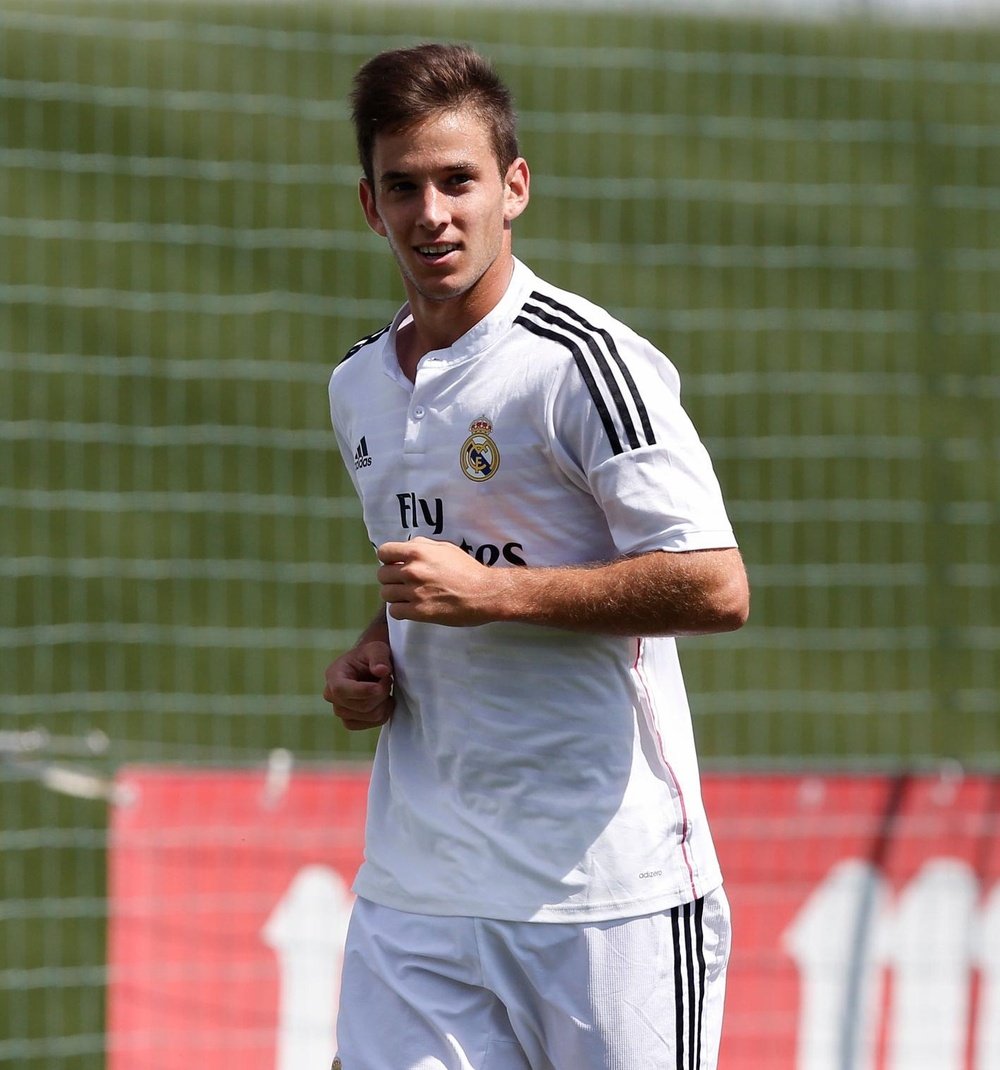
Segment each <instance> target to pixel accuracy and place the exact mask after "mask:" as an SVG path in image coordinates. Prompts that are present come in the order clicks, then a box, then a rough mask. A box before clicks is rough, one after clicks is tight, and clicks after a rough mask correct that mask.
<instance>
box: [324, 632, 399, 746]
mask: <svg viewBox="0 0 1000 1070" xmlns="http://www.w3.org/2000/svg"><path fill="white" fill-rule="evenodd" d="M392 671H393V670H392V652H391V651H390V649H389V644H388V643H383V642H381V641H379V640H373V641H370V642H365V643H362V644H360V645H359V646H356V647H354V649H353V650H348V651H347V653H346V654H341V656H340V657H339V658H337V659H336V660H335V661H333V662H331V663H330V665H329V666H328V667H327V670H326V687H325V688H324V689H323V698H324V699H326V701H327V702H330V703H332V704H333V712H334V713H335V714H336V715H337V716H338V717H339V718H340V719H341V721H342V722H343V724H344V727H345V728H346V729H348V730H349V731H351V732H358V731H361V730H363V729H365V728H377V727H378V726H379V725H383V724H385V723H386V721H388V720H389V718H390V717H391V716H392V711H393V707H394V706H395V705H396V700H395V699H394V698H393V695H392Z"/></svg>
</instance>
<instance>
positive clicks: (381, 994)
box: [334, 888, 730, 1070]
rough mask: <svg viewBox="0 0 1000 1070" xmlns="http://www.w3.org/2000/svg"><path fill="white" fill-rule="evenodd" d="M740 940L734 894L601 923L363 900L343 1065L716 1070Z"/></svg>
mask: <svg viewBox="0 0 1000 1070" xmlns="http://www.w3.org/2000/svg"><path fill="white" fill-rule="evenodd" d="M729 945H730V922H729V904H728V902H727V900H726V897H725V894H724V893H723V891H722V889H721V888H719V889H717V890H716V891H714V892H712V893H710V894H709V895H707V896H705V897H704V898H703V899H699V900H697V901H696V902H694V903H688V904H685V905H684V906H680V907H674V908H673V909H672V910H666V911H664V912H663V913H659V914H650V915H644V916H642V917H638V918H628V919H623V920H620V921H604V922H595V923H589V924H585V923H579V924H561V923H559V924H553V923H549V922H509V921H490V920H488V919H482V918H463V917H433V916H429V915H425V914H409V913H403V912H401V911H398V910H392V909H390V908H389V907H384V906H377V905H376V904H374V903H371V902H368V901H366V900H363V899H359V900H358V901H357V902H356V904H355V907H354V913H353V915H352V918H351V924H350V928H349V930H348V935H347V946H346V949H345V953H344V974H343V980H342V985H341V1001H340V1014H339V1018H338V1023H337V1034H338V1043H339V1056H338V1057H339V1060H340V1063H339V1065H340V1066H341V1067H342V1068H343V1070H714V1068H715V1067H716V1065H717V1063H718V1056H719V1037H720V1033H721V1028H722V1004H723V999H724V995H725V984H726V965H727V962H728V958H729ZM334 1065H335V1066H336V1065H338V1064H337V1063H336V1062H335V1064H334Z"/></svg>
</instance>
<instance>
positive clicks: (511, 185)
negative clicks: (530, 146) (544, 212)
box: [503, 156, 531, 223]
mask: <svg viewBox="0 0 1000 1070" xmlns="http://www.w3.org/2000/svg"><path fill="white" fill-rule="evenodd" d="M503 185H504V204H503V217H504V221H505V222H507V223H510V222H511V221H512V220H514V219H517V217H518V216H519V215H520V214H521V213H522V212H523V211H524V210H525V208H527V207H528V200H529V192H528V188H529V186H530V185H531V175H530V174H529V172H528V161H527V160H525V159H524V157H523V156H518V158H517V159H516V160H515V161H514V162H513V163H512V164H511V165H510V167H508V168H507V174H506V175H505V176H504V180H503Z"/></svg>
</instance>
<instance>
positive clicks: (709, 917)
mask: <svg viewBox="0 0 1000 1070" xmlns="http://www.w3.org/2000/svg"><path fill="white" fill-rule="evenodd" d="M352 99H353V106H354V122H355V127H356V131H357V137H358V146H359V153H360V158H361V164H362V168H363V170H364V177H363V178H362V179H361V184H360V196H361V205H362V208H363V210H364V214H365V218H366V220H367V221H368V224H369V226H370V227H371V228H372V229H373V230H374V231H375V232H376V233H377V234H379V235H381V236H382V237H384V238H385V239H386V240H387V241H388V243H389V247H390V249H391V250H392V253H393V255H394V257H395V259H396V262H397V264H398V267H399V270H400V274H401V276H402V281H403V287H404V289H405V291H406V297H407V303H406V304H405V305H404V306H403V308H402V309H401V310H400V311H399V313H398V314H397V315H396V317H395V319H394V320H393V321H392V323H391V324H389V325H388V326H387V327H386V328H384V329H383V330H382V331H380V332H378V333H377V334H375V335H372V336H371V337H369V338H366V339H364V340H362V341H361V342H359V343H358V344H357V345H356V346H354V348H353V349H352V350H351V351H350V352H349V353H348V355H347V358H345V359H344V361H343V362H342V363H341V364H340V365H339V367H338V368H337V369H336V370H335V371H334V373H333V376H332V378H331V381H330V407H331V415H332V418H333V424H334V427H335V429H336V433H337V438H338V442H339V445H340V449H341V452H342V454H343V457H344V461H345V463H346V465H347V467H348V470H349V471H350V473H351V475H352V478H353V480H354V484H355V487H356V489H357V492H358V494H359V496H360V498H361V502H362V505H363V512H364V520H365V524H366V525H367V528H368V532H369V536H370V538H371V541H372V544H373V545H374V546H375V547H377V555H378V559H379V561H380V562H381V564H380V566H379V567H378V569H377V579H378V582H379V584H380V587H381V596H382V599H383V601H384V602H385V606H386V610H385V612H381V613H379V614H378V616H377V618H376V619H375V620H374V621H373V622H372V624H371V625H370V626H369V627H368V629H367V630H366V631H365V633H364V634H363V635H362V636H361V638H360V639H359V640H358V643H357V645H356V646H355V647H354V648H353V649H352V650H350V651H348V652H347V653H345V654H343V655H342V656H341V657H339V658H338V659H337V660H336V661H334V662H333V663H332V665H330V667H329V669H328V670H327V674H326V690H325V692H324V697H325V698H326V700H327V701H329V702H331V703H332V704H333V707H334V712H335V713H336V715H337V716H338V717H340V718H341V719H342V720H343V722H344V724H345V725H346V726H347V727H348V728H350V729H364V728H370V727H372V726H376V725H382V726H384V727H383V729H382V732H381V736H380V738H379V741H378V748H377V753H376V757H375V764H374V769H373V775H372V783H371V792H370V798H369V810H368V825H367V830H366V854H365V862H364V865H363V866H362V868H361V870H360V872H359V874H358V877H357V882H356V886H355V890H356V892H357V895H358V900H357V903H356V906H355V911H354V915H353V918H352V922H351V928H350V933H349V936H348V945H347V949H346V954H345V964H344V976H343V982H342V1000H341V1010H340V1018H339V1025H338V1033H339V1036H338V1041H339V1056H338V1057H339V1059H340V1061H341V1065H342V1066H343V1068H344V1070H408V1068H412V1070H432V1068H433V1070H639V1068H657V1070H660V1068H674V1067H677V1068H680V1067H684V1068H696V1067H697V1068H711V1067H714V1066H715V1065H716V1061H717V1052H718V1045H719V1032H720V1026H721V1016H722V1000H723V991H724V983H725V971H726V962H727V957H728V950H729V927H728V909H727V906H726V901H725V897H724V895H723V893H722V889H721V883H722V878H721V875H720V872H719V867H718V863H717V861H716V856H715V852H714V848H713V845H712V841H711V837H710V834H709V830H708V826H707V824H706V818H705V813H704V810H703V807H702V802H701V794H700V787H699V777H698V768H697V761H696V756H695V748H694V741H693V737H692V730H691V719H690V713H689V710H688V706H687V700H686V697H685V693H684V686H683V682H682V680H681V675H680V670H679V667H678V662H677V653H676V649H675V642H674V637H675V636H678V635H696V634H701V633H710V632H721V631H727V630H730V629H735V628H738V627H740V626H741V625H742V624H743V622H744V621H745V619H746V616H747V612H748V590H747V582H746V576H745V573H744V570H743V565H742V562H741V559H740V555H739V551H738V550H737V549H736V543H735V540H734V538H733V534H732V530H731V528H730V524H729V521H728V519H727V516H726V512H725V508H724V506H723V502H722V497H721V494H720V492H719V488H718V484H717V481H716V479H715V476H714V474H713V472H712V467H711V464H710V461H709V459H708V456H707V454H706V453H705V450H704V448H703V447H702V445H701V443H700V441H699V440H698V437H697V435H696V433H695V431H694V429H693V427H692V426H691V424H690V422H689V420H688V419H687V417H686V416H685V414H684V412H683V410H682V409H681V406H680V403H679V399H678V395H679V390H678V379H677V374H676V372H675V370H674V369H673V367H672V366H671V365H670V363H669V362H668V361H667V359H666V358H665V357H663V356H662V355H661V354H660V353H658V352H657V351H656V350H655V349H654V348H653V347H652V346H651V345H650V344H649V343H648V342H646V341H645V340H643V339H642V338H640V337H639V336H637V335H636V334H634V333H633V332H632V331H631V330H629V329H628V328H627V327H626V326H624V325H623V324H621V323H620V322H618V321H616V320H615V319H613V318H612V317H611V316H610V315H609V314H608V313H607V312H605V311H603V310H602V309H600V308H598V307H597V306H596V305H593V304H591V303H589V302H588V301H585V300H584V299H582V298H581V297H578V296H576V295H573V294H570V293H566V292H564V291H561V290H558V289H556V288H555V287H553V286H551V285H549V284H548V283H546V282H543V281H542V280H541V279H539V278H537V277H536V276H535V275H533V274H532V272H531V271H530V270H529V269H528V267H526V266H525V265H524V264H522V263H520V262H519V261H517V260H515V258H514V256H513V254H512V249H511V227H512V224H513V222H514V220H515V219H517V217H518V216H519V215H520V214H521V213H522V212H523V211H524V209H525V207H526V206H527V204H528V190H529V173H528V165H527V163H526V162H525V161H524V159H522V158H521V157H520V156H519V155H518V148H517V140H516V135H515V122H514V115H513V111H512V107H511V101H510V95H509V93H508V91H507V89H506V88H505V87H504V85H503V84H502V83H501V82H500V81H499V80H498V78H497V76H496V74H495V72H494V71H493V69H492V68H491V66H490V65H489V64H488V63H487V62H486V61H484V60H483V59H482V58H480V57H479V56H478V55H477V54H475V53H474V52H472V51H470V50H468V49H466V48H463V47H457V46H446V45H425V46H420V47H418V48H415V49H407V50H399V51H394V52H389V53H384V54H381V55H379V56H376V57H375V58H374V59H372V60H370V61H369V62H368V63H367V64H365V65H364V66H363V67H362V68H361V70H360V71H359V72H358V74H357V76H356V79H355V85H354V93H353V98H352Z"/></svg>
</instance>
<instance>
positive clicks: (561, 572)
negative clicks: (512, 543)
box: [378, 538, 750, 635]
mask: <svg viewBox="0 0 1000 1070" xmlns="http://www.w3.org/2000/svg"><path fill="white" fill-rule="evenodd" d="M378 554H379V559H380V560H381V561H382V562H383V564H382V567H381V568H380V569H379V570H378V579H379V583H380V584H381V593H382V598H383V600H384V601H385V602H386V603H387V606H388V612H389V615H390V616H392V617H394V618H396V619H398V620H417V621H426V622H430V623H434V624H449V625H454V626H459V627H461V626H468V625H475V624H487V623H490V622H493V621H518V622H521V623H526V624H542V625H548V626H550V627H555V628H567V629H570V630H574V631H582V632H591V633H599V634H605V635H703V634H709V633H712V632H726V631H734V630H736V629H737V628H740V627H742V625H743V624H744V623H745V621H746V619H747V616H748V613H749V602H750V595H749V587H748V584H747V578H746V572H745V571H744V568H743V561H742V558H741V557H740V553H739V551H738V550H735V549H720V550H696V551H689V552H686V553H666V552H661V551H654V552H652V553H648V554H642V555H640V556H638V557H628V558H621V559H619V560H617V561H612V562H609V563H607V564H599V565H590V566H584V567H568V568H502V569H496V568H487V567H486V566H485V565H481V564H480V563H479V562H478V561H476V560H475V559H474V558H472V557H470V556H469V555H468V554H466V553H465V552H464V551H463V550H462V549H460V548H459V547H457V546H455V545H453V544H452V543H447V542H436V541H434V540H431V539H424V538H417V539H413V540H411V541H410V542H405V543H404V542H394V543H385V544H384V545H383V546H381V547H379V551H378Z"/></svg>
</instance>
